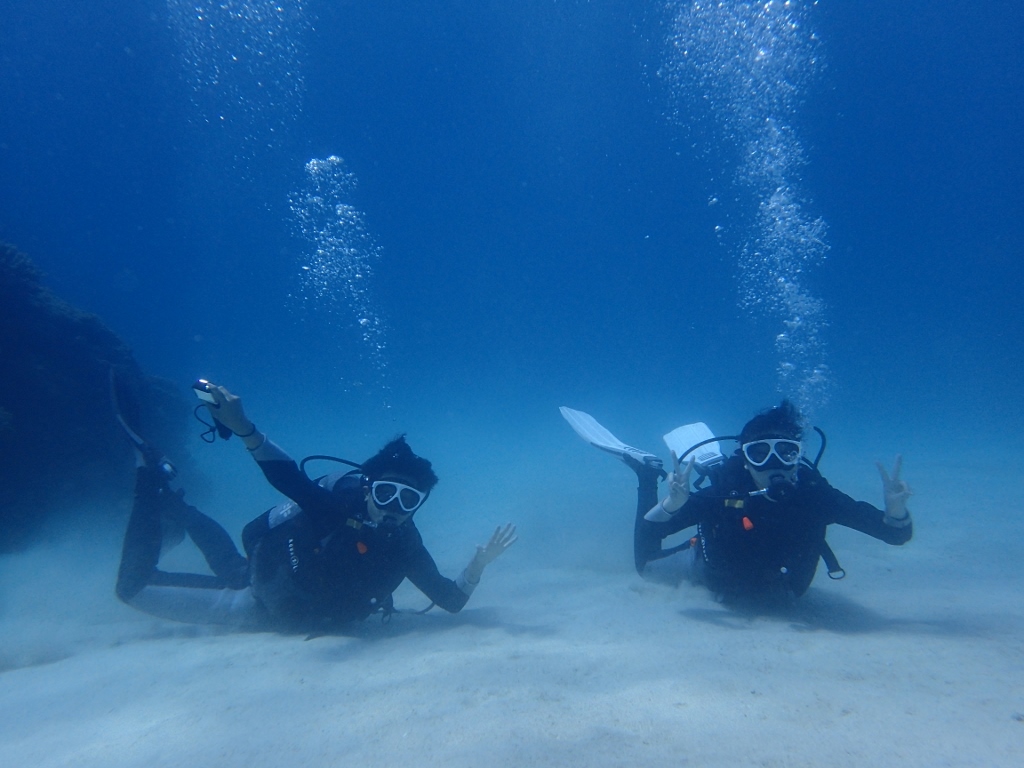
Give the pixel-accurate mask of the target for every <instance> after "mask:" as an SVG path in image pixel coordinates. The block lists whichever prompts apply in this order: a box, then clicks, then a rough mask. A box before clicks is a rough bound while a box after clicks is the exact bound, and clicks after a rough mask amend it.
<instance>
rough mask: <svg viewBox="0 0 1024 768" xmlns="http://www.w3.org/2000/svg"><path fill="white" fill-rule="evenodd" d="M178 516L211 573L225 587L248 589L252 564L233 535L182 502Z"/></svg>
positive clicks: (177, 512)
mask: <svg viewBox="0 0 1024 768" xmlns="http://www.w3.org/2000/svg"><path fill="white" fill-rule="evenodd" d="M179 499H180V497H179ZM176 515H177V516H178V517H179V519H180V520H181V522H182V524H183V525H184V526H185V531H186V532H187V533H188V535H189V538H190V539H192V541H194V542H195V545H196V546H197V547H198V548H199V551H200V552H202V553H203V557H204V558H205V559H206V562H207V564H208V565H209V566H210V570H212V571H213V572H214V573H215V574H216V575H217V577H218V578H220V579H222V580H223V581H224V583H225V586H227V587H229V588H231V589H245V588H246V587H247V586H249V562H248V561H247V560H246V559H245V558H244V557H242V555H241V554H239V552H238V548H237V547H235V543H234V542H233V541H232V540H231V536H229V535H228V532H227V531H225V530H224V528H223V526H221V525H220V523H218V522H217V521H216V520H214V519H213V518H211V517H207V516H206V515H204V514H203V513H202V512H200V511H199V510H198V509H196V508H195V507H193V506H191V505H189V504H185V502H184V501H183V500H182V501H181V504H180V507H179V509H178V510H177V511H176Z"/></svg>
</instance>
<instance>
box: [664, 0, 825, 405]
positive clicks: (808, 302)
mask: <svg viewBox="0 0 1024 768" xmlns="http://www.w3.org/2000/svg"><path fill="white" fill-rule="evenodd" d="M814 5H816V3H814V2H811V1H810V0H788V2H786V1H779V0H768V2H760V3H746V2H689V3H677V4H673V5H672V6H671V7H672V8H673V13H674V20H673V24H672V31H671V37H670V40H669V42H670V44H671V54H670V55H669V57H668V61H667V62H666V64H665V66H664V68H663V70H662V72H661V74H662V75H663V76H664V77H665V78H666V79H667V80H668V81H669V83H670V85H671V87H672V91H673V97H674V102H675V114H674V117H675V118H676V119H677V120H678V121H679V123H680V124H681V125H685V124H686V123H687V122H688V121H689V120H690V116H691V115H692V114H693V111H694V110H709V111H710V115H711V118H712V120H713V122H714V124H715V126H716V130H717V131H718V133H719V134H720V135H719V136H718V137H717V138H718V139H720V140H721V141H716V142H715V146H716V151H720V150H721V147H722V146H725V147H727V148H728V147H732V148H734V149H735V150H736V152H737V160H736V163H737V165H736V173H735V178H734V183H735V185H736V189H735V197H736V198H737V199H738V200H740V201H741V203H742V204H746V203H747V201H750V202H749V205H750V206H751V207H750V209H748V210H747V211H746V214H745V216H744V217H743V219H744V223H743V224H742V226H741V230H742V232H741V233H737V232H734V231H730V230H731V228H730V227H728V226H723V227H720V228H719V229H720V231H721V232H722V235H723V239H724V240H726V241H731V243H732V246H733V247H735V248H737V250H738V254H737V267H738V280H739V286H740V303H741V305H742V306H743V307H744V308H745V309H747V310H749V311H751V312H752V313H754V314H756V315H758V316H762V317H764V316H767V317H768V318H770V319H771V320H772V322H773V323H774V328H773V330H772V334H773V337H774V345H775V350H776V353H777V357H778V387H779V390H780V391H781V392H782V393H783V394H785V395H786V396H788V397H790V398H791V399H793V400H794V401H795V402H796V403H797V404H798V405H799V406H800V408H801V410H803V411H804V412H805V413H806V414H810V413H813V411H814V410H815V409H817V408H819V407H820V406H822V405H824V403H825V401H826V399H827V396H828V388H829V372H828V368H827V366H826V364H825V357H826V354H825V353H826V350H825V340H824V338H823V334H824V331H825V328H826V325H827V319H826V313H825V307H824V305H823V303H822V301H821V300H820V299H818V298H817V297H815V296H814V295H812V293H811V291H810V290H808V288H807V286H806V284H805V283H806V276H807V274H808V271H809V270H810V268H811V267H813V266H814V265H816V264H818V263H819V262H820V261H822V260H823V259H824V257H825V254H826V252H827V250H828V245H827V243H826V240H825V237H826V227H825V222H824V221H823V220H822V219H821V218H816V217H813V216H812V215H811V214H809V213H808V212H807V210H806V207H807V205H808V204H809V201H808V200H807V199H806V198H805V197H804V196H803V194H802V193H801V191H800V189H799V183H800V170H801V166H802V165H803V163H804V158H803V150H802V147H801V144H800V140H799V138H798V137H797V136H796V134H795V133H794V130H793V126H792V120H793V116H794V114H795V113H796V110H797V109H798V107H799V103H800V99H801V95H802V94H803V93H804V92H805V88H806V86H807V84H808V82H809V81H810V80H811V79H812V78H814V77H815V75H816V74H817V71H818V69H819V55H820V52H819V43H818V40H817V37H816V36H815V35H814V33H813V32H812V31H811V29H810V25H809V19H808V17H809V15H810V11H811V10H812V9H813V7H814ZM713 202H714V200H713ZM755 207H756V210H755Z"/></svg>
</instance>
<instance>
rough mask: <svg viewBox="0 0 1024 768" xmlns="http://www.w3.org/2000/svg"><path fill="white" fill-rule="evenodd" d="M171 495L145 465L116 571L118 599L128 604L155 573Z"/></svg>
mask: <svg viewBox="0 0 1024 768" xmlns="http://www.w3.org/2000/svg"><path fill="white" fill-rule="evenodd" d="M169 493H170V488H169V487H168V485H167V480H166V478H165V477H164V476H163V475H162V474H161V473H160V472H158V471H156V470H153V469H150V468H149V467H147V466H145V465H143V466H140V467H138V468H137V469H136V473H135V498H134V501H133V503H132V514H131V517H130V518H128V528H127V529H126V530H125V534H124V543H123V545H122V546H121V564H120V566H119V567H118V569H117V586H116V587H115V590H116V592H117V596H118V597H119V598H121V599H122V600H124V601H125V602H128V601H129V600H131V599H132V598H133V597H135V595H137V594H138V593H139V591H140V590H142V588H143V587H145V586H146V584H148V583H150V581H151V580H152V578H153V574H154V573H156V564H157V562H158V561H159V559H160V547H161V545H162V544H163V527H162V526H161V524H160V513H161V510H162V508H163V507H164V506H165V505H164V499H165V497H166V495H167V494H169Z"/></svg>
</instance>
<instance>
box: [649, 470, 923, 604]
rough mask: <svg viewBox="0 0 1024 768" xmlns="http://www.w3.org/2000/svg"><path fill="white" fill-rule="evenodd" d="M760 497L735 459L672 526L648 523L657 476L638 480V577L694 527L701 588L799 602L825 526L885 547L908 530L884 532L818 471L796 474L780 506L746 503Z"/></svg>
mask: <svg viewBox="0 0 1024 768" xmlns="http://www.w3.org/2000/svg"><path fill="white" fill-rule="evenodd" d="M756 490H758V489H757V488H756V487H755V485H754V480H753V478H752V477H751V476H750V473H749V472H748V471H747V470H746V468H745V467H744V462H743V459H742V458H741V457H739V456H732V457H731V458H729V459H728V460H727V461H726V462H725V464H724V465H723V466H722V467H721V469H720V470H719V472H718V473H717V477H716V478H715V480H714V482H713V483H712V485H711V486H710V487H708V488H704V489H701V490H698V491H695V492H694V493H692V494H691V495H690V498H689V500H688V501H687V502H686V504H684V505H683V507H682V509H680V510H679V511H678V512H677V513H676V514H675V515H673V517H672V518H671V519H670V520H667V521H665V522H661V523H653V522H649V521H647V520H645V519H644V515H645V514H646V513H647V511H648V510H650V509H651V508H652V507H653V506H654V505H655V504H656V503H657V500H658V497H657V493H658V491H657V475H655V474H650V473H647V474H644V475H641V479H640V486H639V488H638V497H637V501H638V504H637V519H636V527H635V529H634V556H635V558H636V567H637V571H639V572H641V573H642V572H643V570H644V566H645V565H646V564H647V563H648V562H649V561H651V560H656V559H658V557H659V555H660V554H661V542H662V540H663V539H664V538H665V537H667V536H670V535H672V534H674V533H678V532H680V531H683V530H685V529H687V528H690V527H692V526H697V530H696V533H695V534H694V536H693V538H692V539H691V541H690V544H691V546H693V547H695V548H697V552H696V553H695V561H696V562H697V563H698V564H699V566H700V567H699V570H700V573H701V577H702V580H703V582H704V583H705V584H706V585H707V586H708V588H709V589H711V590H712V591H713V592H715V593H717V594H720V595H723V596H725V597H735V596H746V597H757V596H761V595H768V594H791V595H795V596H799V595H802V594H803V593H804V592H806V591H807V588H808V587H809V586H810V584H811V581H812V580H813V579H814V573H815V571H816V569H817V567H818V560H819V558H821V557H822V555H823V554H824V552H825V532H826V528H827V527H828V526H829V525H843V526H846V527H847V528H853V529H854V530H857V531H860V532H861V533H866V534H867V535H869V536H873V537H874V538H876V539H880V540H881V541H884V542H886V543H887V544H904V543H906V542H907V541H909V540H910V537H911V536H912V535H913V527H912V525H910V524H908V525H906V526H904V527H902V528H897V527H894V526H891V525H887V524H886V523H885V522H884V513H883V512H882V510H880V509H878V508H876V507H874V506H873V505H871V504H868V503H867V502H865V501H856V500H854V499H852V498H851V497H849V496H847V495H846V494H845V493H843V492H842V491H839V490H837V489H835V488H833V487H832V486H831V485H829V484H828V481H827V480H825V478H824V477H822V475H821V473H819V472H818V471H817V470H816V469H812V468H811V467H809V466H801V467H800V470H799V474H798V479H797V482H796V484H795V485H791V486H787V488H786V492H785V493H784V494H783V495H782V496H781V498H780V500H778V501H771V500H769V499H766V498H764V497H763V496H750V492H751V491H756Z"/></svg>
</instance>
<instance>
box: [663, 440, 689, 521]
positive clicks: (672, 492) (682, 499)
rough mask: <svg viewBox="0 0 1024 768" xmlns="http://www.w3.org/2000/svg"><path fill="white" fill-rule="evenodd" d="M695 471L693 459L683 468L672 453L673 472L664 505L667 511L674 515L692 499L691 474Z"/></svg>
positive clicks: (670, 475) (669, 477) (669, 478)
mask: <svg viewBox="0 0 1024 768" xmlns="http://www.w3.org/2000/svg"><path fill="white" fill-rule="evenodd" d="M691 471H693V457H692V456H691V457H690V460H689V461H687V462H686V466H685V467H683V466H681V465H680V464H679V457H678V456H676V452H675V451H672V472H671V473H670V474H669V476H668V498H667V499H665V501H664V502H663V503H662V506H663V507H664V508H665V511H666V512H668V513H669V514H674V513H676V512H678V511H679V509H680V508H681V507H682V506H683V505H684V504H685V503H686V502H687V501H689V499H690V472H691Z"/></svg>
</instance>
